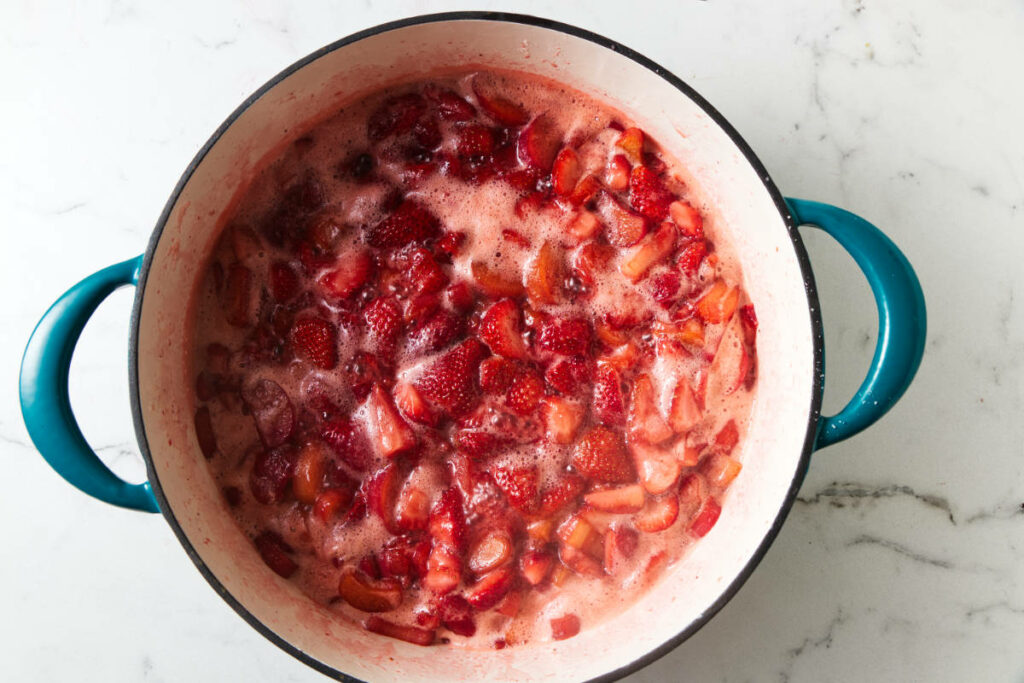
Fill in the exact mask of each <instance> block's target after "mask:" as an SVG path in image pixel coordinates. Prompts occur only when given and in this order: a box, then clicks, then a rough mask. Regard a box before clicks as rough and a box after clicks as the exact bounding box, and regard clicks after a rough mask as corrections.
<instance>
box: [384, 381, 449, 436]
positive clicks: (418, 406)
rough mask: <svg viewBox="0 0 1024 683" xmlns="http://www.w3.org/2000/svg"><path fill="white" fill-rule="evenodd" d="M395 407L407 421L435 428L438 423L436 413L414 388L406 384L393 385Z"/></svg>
mask: <svg viewBox="0 0 1024 683" xmlns="http://www.w3.org/2000/svg"><path fill="white" fill-rule="evenodd" d="M395 405H396V406H397V407H398V409H399V410H400V411H401V412H402V415H404V416H405V417H406V419H408V420H412V421H413V422H417V423H419V424H422V425H427V426H428V427H436V426H437V425H438V422H439V421H440V420H439V418H438V415H437V413H436V412H434V411H433V410H431V408H430V406H428V405H427V402H426V401H424V400H423V397H422V396H420V392H418V391H416V387H414V386H413V385H411V384H409V383H408V382H399V383H398V384H396V385H395Z"/></svg>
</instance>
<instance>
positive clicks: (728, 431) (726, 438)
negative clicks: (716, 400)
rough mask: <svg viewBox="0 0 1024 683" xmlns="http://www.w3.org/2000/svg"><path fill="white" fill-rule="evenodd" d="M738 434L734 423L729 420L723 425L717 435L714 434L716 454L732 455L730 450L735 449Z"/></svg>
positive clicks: (738, 437) (738, 438)
mask: <svg viewBox="0 0 1024 683" xmlns="http://www.w3.org/2000/svg"><path fill="white" fill-rule="evenodd" d="M739 440H740V434H739V430H738V429H736V421H735V420H729V421H728V422H726V423H725V426H724V427H722V428H721V429H720V430H719V431H718V433H717V434H715V440H714V449H715V451H716V452H718V453H721V454H723V455H728V454H729V453H732V450H733V449H734V448H736V444H737V443H739Z"/></svg>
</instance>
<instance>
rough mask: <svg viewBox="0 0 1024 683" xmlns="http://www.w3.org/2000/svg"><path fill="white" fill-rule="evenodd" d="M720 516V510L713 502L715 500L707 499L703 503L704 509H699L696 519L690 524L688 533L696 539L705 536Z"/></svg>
mask: <svg viewBox="0 0 1024 683" xmlns="http://www.w3.org/2000/svg"><path fill="white" fill-rule="evenodd" d="M721 514H722V508H721V507H720V506H719V505H718V503H716V502H715V499H714V498H708V499H707V500H706V501H704V507H702V508H701V511H700V513H698V514H697V517H696V519H694V520H693V522H691V523H690V529H689V531H690V533H691V534H693V535H694V536H696V537H697V538H701V537H703V536H705V535H707V533H708V532H709V531H711V528H712V527H714V526H715V523H716V522H717V521H718V517H719V516H720V515H721Z"/></svg>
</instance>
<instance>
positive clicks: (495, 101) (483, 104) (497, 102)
mask: <svg viewBox="0 0 1024 683" xmlns="http://www.w3.org/2000/svg"><path fill="white" fill-rule="evenodd" d="M472 87H473V94H474V95H476V100H477V102H479V103H480V108H481V109H483V110H484V113H485V114H487V115H488V116H490V117H491V118H492V119H494V120H495V121H497V122H498V123H500V124H502V125H505V126H521V125H523V124H524V123H526V121H527V118H528V116H527V114H526V111H525V110H524V109H523V108H522V107H520V106H519V105H517V104H513V103H512V102H509V101H508V100H506V99H505V98H503V97H499V96H497V95H492V94H490V93H489V92H487V89H486V87H483V86H482V84H481V83H480V82H479V79H477V78H474V79H473V84H472Z"/></svg>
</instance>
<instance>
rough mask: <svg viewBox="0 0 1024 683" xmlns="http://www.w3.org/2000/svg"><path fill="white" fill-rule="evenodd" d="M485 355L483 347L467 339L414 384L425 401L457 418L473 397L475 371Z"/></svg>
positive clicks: (446, 354) (438, 360) (434, 364)
mask: <svg viewBox="0 0 1024 683" xmlns="http://www.w3.org/2000/svg"><path fill="white" fill-rule="evenodd" d="M485 353H486V350H485V348H484V345H483V344H481V343H480V342H479V341H477V340H475V339H467V340H466V341H464V342H462V343H460V344H459V345H458V346H456V347H455V348H453V349H452V350H450V351H447V352H446V353H445V354H444V355H443V356H441V357H440V358H438V359H437V360H436V361H434V363H433V364H432V365H431V366H430V367H428V368H427V369H426V371H425V372H424V373H423V374H422V375H421V376H420V378H419V379H418V380H416V382H415V383H414V384H415V386H416V388H417V389H418V390H419V392H420V393H421V394H422V395H423V396H425V397H426V398H427V400H428V401H430V402H432V403H433V404H434V405H435V406H437V407H438V408H440V409H441V410H442V411H444V412H445V413H447V414H448V415H450V416H451V417H458V416H460V415H462V414H464V413H466V412H467V411H468V410H469V409H470V408H471V407H472V403H473V401H474V399H475V398H476V394H477V389H476V375H477V368H478V366H479V365H480V361H481V360H483V357H484V355H485Z"/></svg>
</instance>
